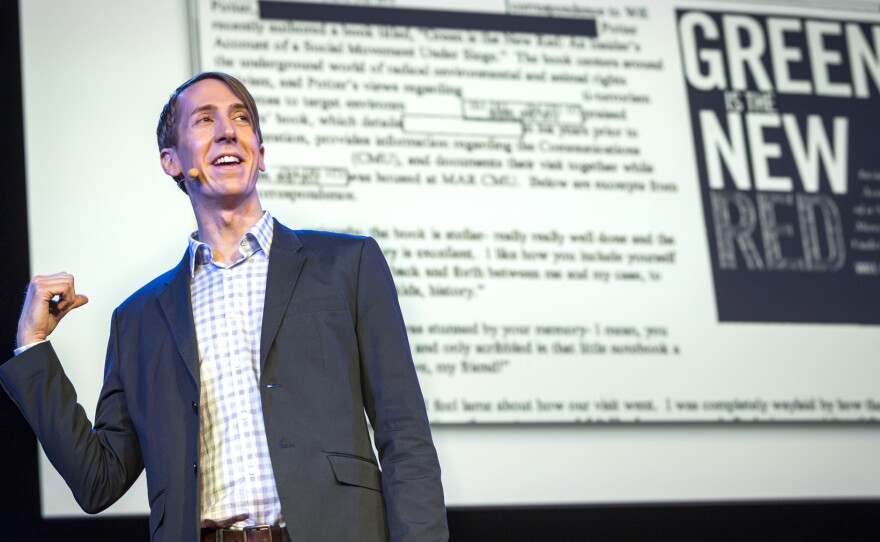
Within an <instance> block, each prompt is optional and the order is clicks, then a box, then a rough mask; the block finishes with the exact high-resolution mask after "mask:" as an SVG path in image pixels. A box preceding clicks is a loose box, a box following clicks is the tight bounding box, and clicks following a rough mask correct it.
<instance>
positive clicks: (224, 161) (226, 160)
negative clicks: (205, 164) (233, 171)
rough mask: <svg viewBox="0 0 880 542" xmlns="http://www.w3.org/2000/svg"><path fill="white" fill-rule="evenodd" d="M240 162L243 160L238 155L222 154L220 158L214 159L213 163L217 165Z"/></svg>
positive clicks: (232, 164) (234, 164) (235, 164)
mask: <svg viewBox="0 0 880 542" xmlns="http://www.w3.org/2000/svg"><path fill="white" fill-rule="evenodd" d="M240 163H241V160H240V159H239V158H238V157H237V156H232V155H225V156H221V157H220V158H217V159H216V160H214V163H213V164H212V165H215V166H237V165H238V164H240Z"/></svg>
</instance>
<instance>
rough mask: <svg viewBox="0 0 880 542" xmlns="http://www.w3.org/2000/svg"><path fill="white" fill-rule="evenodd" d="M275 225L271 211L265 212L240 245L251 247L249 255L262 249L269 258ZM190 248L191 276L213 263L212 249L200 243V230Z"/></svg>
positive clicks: (192, 239) (194, 236) (192, 240)
mask: <svg viewBox="0 0 880 542" xmlns="http://www.w3.org/2000/svg"><path fill="white" fill-rule="evenodd" d="M274 226H275V223H274V221H273V219H272V215H271V214H269V211H263V216H261V217H260V219H259V220H257V223H256V224H254V225H253V226H251V229H249V230H248V231H247V232H246V233H245V234H244V236H242V238H241V239H240V240H239V243H240V244H242V243H243V244H244V246H249V247H250V248H249V253H253V252H256V251H257V250H260V249H262V250H263V253H264V254H266V257H268V256H269V250H270V249H271V248H272V235H273V233H274ZM188 242H189V246H188V250H189V274H190V276H194V275H195V270H196V267H198V266H200V265H204V264H207V263H210V262H211V257H212V253H211V247H210V246H208V244H207V243H203V242H201V241H199V232H198V230H196V231H194V232H192V233H191V234H190V236H189V238H188Z"/></svg>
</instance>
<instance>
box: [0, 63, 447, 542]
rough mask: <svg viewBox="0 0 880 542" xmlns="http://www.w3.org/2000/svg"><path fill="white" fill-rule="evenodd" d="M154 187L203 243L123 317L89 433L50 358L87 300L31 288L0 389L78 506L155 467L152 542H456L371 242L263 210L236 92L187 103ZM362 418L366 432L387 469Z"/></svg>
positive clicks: (172, 115) (197, 85) (255, 153)
mask: <svg viewBox="0 0 880 542" xmlns="http://www.w3.org/2000/svg"><path fill="white" fill-rule="evenodd" d="M157 138H158V143H159V149H160V151H159V153H160V160H161V164H162V169H163V170H164V171H165V173H167V174H168V175H170V176H171V177H172V178H174V179H175V180H176V181H177V183H178V186H179V187H180V188H181V189H182V190H183V191H184V192H186V194H187V195H188V197H189V199H190V202H191V203H192V207H193V212H194V213H195V217H196V223H197V225H198V231H197V232H195V233H193V234H192V236H191V237H190V238H189V240H188V243H189V244H188V247H187V250H186V252H185V254H184V257H183V259H182V260H181V261H180V263H179V264H178V265H177V266H176V267H175V268H174V269H172V270H170V271H168V272H167V273H165V274H163V275H161V276H159V277H158V278H156V279H155V280H153V281H152V282H150V283H149V284H147V285H146V286H144V287H143V288H141V289H140V290H138V291H137V292H135V293H134V294H133V295H132V296H131V297H129V298H128V299H127V300H126V301H125V302H124V303H122V305H120V306H119V307H118V308H117V309H116V310H115V311H114V313H113V317H112V321H111V327H110V340H109V344H108V347H107V359H106V365H105V374H104V385H103V388H102V390H101V395H100V397H99V400H98V406H97V410H96V413H95V422H94V427H92V425H91V422H90V421H89V419H88V417H87V416H86V414H85V412H84V411H83V409H82V407H81V406H80V405H78V404H77V402H76V393H75V391H74V389H73V387H72V385H71V383H70V381H69V380H68V379H67V377H66V376H65V374H64V371H63V369H62V366H61V364H60V362H59V360H58V357H57V356H56V354H55V352H54V350H53V348H52V346H51V345H50V344H49V342H48V341H47V340H46V339H47V338H48V336H49V334H50V333H52V331H53V330H54V329H55V326H56V325H57V324H58V322H59V321H60V320H61V318H63V317H64V316H65V315H66V314H67V313H69V312H70V311H72V310H73V309H75V308H77V307H79V306H81V305H83V304H85V303H86V302H87V301H88V299H87V298H86V297H85V296H83V295H81V294H77V293H76V291H75V288H74V279H73V276H71V275H69V274H67V273H57V274H54V275H48V276H36V277H34V278H33V279H32V280H31V282H30V284H29V286H28V290H27V296H26V298H25V303H24V308H23V309H22V314H21V319H20V321H19V327H18V335H17V341H18V346H19V348H18V349H16V352H15V353H16V356H15V357H14V358H12V359H10V360H9V361H7V362H5V363H4V364H3V365H2V366H0V381H2V383H3V385H4V387H5V388H6V390H7V392H8V393H9V395H10V396H11V397H12V399H13V400H14V401H15V403H16V404H17V405H18V406H19V408H20V409H21V411H22V412H23V413H24V415H25V417H26V418H27V420H28V422H29V423H30V425H31V427H32V428H33V429H34V431H35V432H36V434H37V436H38V438H39V440H40V442H41V443H42V445H43V448H44V449H45V451H46V454H47V455H48V457H49V459H50V460H51V461H52V464H53V465H54V466H55V468H57V469H58V471H59V473H61V475H62V476H63V478H64V479H65V481H66V482H67V484H68V485H69V486H70V489H71V490H72V491H73V494H74V496H75V497H76V499H77V501H78V502H79V504H80V506H82V508H83V509H84V510H85V511H87V512H92V513H94V512H98V511H100V510H103V509H105V508H107V507H108V506H110V505H111V504H113V503H114V502H115V501H116V500H117V499H119V497H120V496H122V494H123V493H125V491H126V490H127V489H128V488H129V487H131V485H132V484H133V483H134V482H135V480H136V479H137V478H138V476H139V475H140V472H141V470H142V469H144V468H146V472H147V487H148V494H149V503H150V537H151V538H150V539H151V540H153V541H164V542H172V541H173V542H177V541H183V542H195V541H218V542H223V541H225V542H233V541H273V542H279V541H287V540H294V541H304V542H313V541H332V542H340V541H347V540H357V541H381V540H395V541H396V540H412V541H420V542H421V541H432V540H446V539H448V533H447V527H446V514H445V507H444V502H443V490H442V486H441V483H440V466H439V463H438V460H437V454H436V451H435V449H434V445H433V443H432V440H431V433H430V429H429V426H428V420H427V415H426V412H425V406H424V401H423V398H422V395H421V391H420V389H419V385H418V381H417V378H416V373H415V369H414V367H413V363H412V359H411V356H410V349H409V345H408V342H407V338H406V331H405V327H404V323H403V319H402V317H401V314H400V309H399V306H398V303H397V295H396V290H395V287H394V284H393V282H392V279H391V275H390V273H389V270H388V266H387V264H386V263H385V260H384V258H383V256H382V254H381V252H380V250H379V248H378V246H377V245H376V243H375V241H373V240H372V239H370V238H365V237H357V236H350V235H341V234H329V233H323V232H313V231H292V230H289V229H287V228H285V227H284V226H283V225H281V224H280V223H278V222H277V221H276V220H274V219H273V218H272V217H271V215H270V214H269V213H268V212H267V211H264V210H263V208H262V206H261V204H260V199H259V196H258V195H257V191H256V183H257V178H258V177H259V174H260V171H263V170H264V169H265V166H264V163H263V154H264V148H263V144H262V135H261V132H260V121H259V116H258V114H257V108H256V105H255V103H254V100H253V98H252V97H251V95H250V93H249V92H248V91H247V89H246V88H245V87H244V85H242V84H241V82H239V81H238V80H236V79H235V78H233V77H231V76H229V75H227V74H223V73H218V72H207V73H201V74H199V75H197V76H195V77H193V78H192V79H190V80H189V81H187V82H185V83H184V84H183V85H181V86H180V87H178V88H177V90H175V91H174V93H173V94H172V95H171V97H170V99H169V101H168V103H167V105H166V106H165V108H164V109H163V111H162V114H161V116H160V118H159V126H158V128H157ZM364 412H366V415H367V417H369V420H370V423H371V425H372V427H373V429H374V433H375V443H376V449H377V450H378V451H379V463H380V464H381V470H380V468H379V465H378V464H377V461H376V458H375V456H374V454H373V450H372V446H371V442H370V437H369V432H368V429H367V423H366V419H365V416H364Z"/></svg>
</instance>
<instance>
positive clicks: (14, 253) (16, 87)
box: [0, 0, 880, 542]
mask: <svg viewBox="0 0 880 542" xmlns="http://www.w3.org/2000/svg"><path fill="white" fill-rule="evenodd" d="M181 1H184V0H181ZM0 21H2V22H0V51H2V54H3V60H4V62H3V64H4V66H5V70H4V73H3V76H2V78H0V104H3V107H2V109H0V111H2V120H3V127H2V129H0V149H2V151H3V153H4V160H3V167H2V168H0V228H2V229H0V234H2V238H3V243H2V245H0V246H2V249H3V251H4V252H5V257H4V258H3V259H2V261H3V265H0V359H5V358H6V356H8V355H11V352H12V349H13V347H14V341H15V329H16V323H17V320H18V311H19V309H20V307H21V301H22V297H23V291H24V287H25V285H26V284H27V281H28V278H29V276H30V272H29V269H28V261H29V258H28V237H27V204H26V190H25V157H24V131H23V119H22V107H21V104H22V99H21V98H22V96H21V69H20V68H21V67H20V51H19V27H18V21H19V19H18V3H17V2H10V1H6V2H0ZM83 144H86V142H83ZM48 158H51V157H48ZM45 204H46V205H54V206H57V207H58V210H59V212H64V208H63V204H62V202H46V203H45ZM72 220H75V217H72ZM878 469H880V459H878ZM511 483H512V484H513V483H515V481H512V482H511ZM877 518H880V500H873V501H861V502H855V501H849V502H798V503H790V502H789V503H778V502H777V503H748V504H724V503H715V504H701V505H643V506H580V507H557V508H554V507H534V508H515V509H514V508H505V509H488V508H486V509H461V508H458V509H452V510H450V511H449V526H450V530H451V533H452V539H453V540H464V541H467V540H480V541H494V540H505V541H519V540H522V541H569V540H570V541H581V540H587V539H592V540H633V541H643V540H652V541H653V540H659V541H675V542H683V541H688V540H694V541H704V540H713V541H718V540H731V541H733V540H749V541H763V540H766V541H774V542H777V541H784V540H792V541H829V542H831V541H833V542H856V541H863V540H864V541H868V540H877V539H878V538H880V534H878V533H880V525H878V521H877ZM147 539H148V531H147V519H146V517H138V518H123V519H85V520H83V519H78V520H51V521H43V520H42V519H41V517H40V497H39V487H38V468H37V443H36V440H35V438H34V435H33V433H32V432H31V430H30V428H29V427H28V426H27V424H26V423H25V421H24V420H23V419H22V417H21V415H20V414H19V412H18V410H17V409H16V407H15V405H14V404H13V403H12V402H11V401H10V400H9V398H8V397H7V396H6V395H5V394H0V541H7V540H8V541H19V540H21V541H24V540H27V541H28V542H42V541H53V540H64V541H66V542H79V541H82V542H105V541H106V542H110V541H113V542H118V541H120V540H124V541H138V540H143V541H146V540H147ZM303 542H308V541H303Z"/></svg>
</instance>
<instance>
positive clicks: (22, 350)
mask: <svg viewBox="0 0 880 542" xmlns="http://www.w3.org/2000/svg"><path fill="white" fill-rule="evenodd" d="M47 342H49V339H43V340H42V341H37V342H34V343H30V344H26V345H24V346H19V347H18V348H16V349H15V350H13V353H15V355H16V356H17V355H19V354H21V353H22V352H24V351H25V350H29V349H31V348H33V347H35V346H37V345H38V344H43V343H47ZM7 352H8V350H7Z"/></svg>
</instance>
